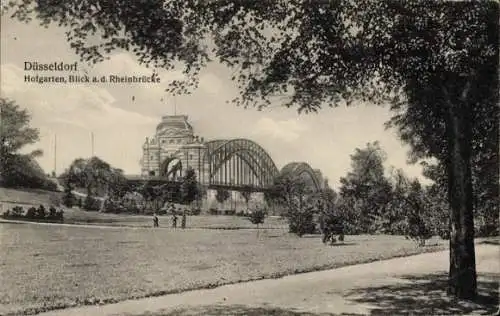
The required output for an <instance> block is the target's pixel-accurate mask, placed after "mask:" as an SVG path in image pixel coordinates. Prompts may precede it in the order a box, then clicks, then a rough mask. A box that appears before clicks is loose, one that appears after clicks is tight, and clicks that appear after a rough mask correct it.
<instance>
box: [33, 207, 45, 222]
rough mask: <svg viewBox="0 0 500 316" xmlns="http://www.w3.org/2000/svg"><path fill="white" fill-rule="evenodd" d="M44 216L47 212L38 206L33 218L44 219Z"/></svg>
mask: <svg viewBox="0 0 500 316" xmlns="http://www.w3.org/2000/svg"><path fill="white" fill-rule="evenodd" d="M45 215H47V212H46V211H45V206H43V205H40V206H39V207H38V209H37V210H36V213H35V218H36V219H44V218H45Z"/></svg>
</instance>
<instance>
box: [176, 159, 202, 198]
mask: <svg viewBox="0 0 500 316" xmlns="http://www.w3.org/2000/svg"><path fill="white" fill-rule="evenodd" d="M180 191H181V200H182V203H183V204H190V203H192V202H193V201H195V200H196V199H198V198H199V196H200V194H201V192H200V188H199V185H198V181H197V180H196V172H195V171H194V169H193V168H189V169H187V170H186V174H185V175H184V177H182V180H181V187H180Z"/></svg>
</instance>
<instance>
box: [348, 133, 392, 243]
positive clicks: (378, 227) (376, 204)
mask: <svg viewBox="0 0 500 316" xmlns="http://www.w3.org/2000/svg"><path fill="white" fill-rule="evenodd" d="M385 156H386V154H385V152H384V151H383V150H382V149H381V148H380V145H379V143H378V142H374V143H368V144H367V145H366V147H365V148H363V149H359V148H356V150H355V152H354V154H353V155H351V171H350V172H348V174H347V176H346V177H343V178H341V179H340V183H341V186H340V188H339V191H340V195H341V196H342V197H343V198H344V199H346V200H349V201H350V202H351V203H354V204H353V205H352V207H353V211H354V213H355V216H354V220H355V222H354V223H351V225H356V226H358V227H359V228H360V229H361V231H362V232H363V233H373V232H376V231H382V230H384V229H386V228H387V227H386V224H385V222H383V221H382V222H379V221H376V219H377V218H384V217H385V215H386V214H385V213H386V212H387V205H388V203H389V201H390V200H391V190H392V188H391V184H390V183H389V181H388V180H387V178H386V177H385V175H384V172H385V170H384V165H383V163H384V161H385V159H386V158H385Z"/></svg>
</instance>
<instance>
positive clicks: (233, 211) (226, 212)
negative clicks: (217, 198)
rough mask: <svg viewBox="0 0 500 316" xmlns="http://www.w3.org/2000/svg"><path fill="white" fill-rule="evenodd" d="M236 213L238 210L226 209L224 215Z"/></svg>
mask: <svg viewBox="0 0 500 316" xmlns="http://www.w3.org/2000/svg"><path fill="white" fill-rule="evenodd" d="M235 214H236V210H225V211H224V215H235Z"/></svg>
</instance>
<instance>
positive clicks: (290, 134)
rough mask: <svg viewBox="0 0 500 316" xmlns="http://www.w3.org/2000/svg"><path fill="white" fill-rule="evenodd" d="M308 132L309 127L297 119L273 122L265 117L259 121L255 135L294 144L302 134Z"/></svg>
mask: <svg viewBox="0 0 500 316" xmlns="http://www.w3.org/2000/svg"><path fill="white" fill-rule="evenodd" d="M306 130H307V127H306V126H305V125H304V124H302V123H300V122H299V121H298V120H296V119H289V120H273V119H271V118H268V117H263V118H261V119H259V120H258V121H257V123H256V125H255V129H254V134H255V135H259V136H267V137H271V138H274V139H277V140H283V141H286V142H292V141H294V140H296V139H297V138H299V137H300V135H301V133H303V132H305V131H306Z"/></svg>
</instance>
